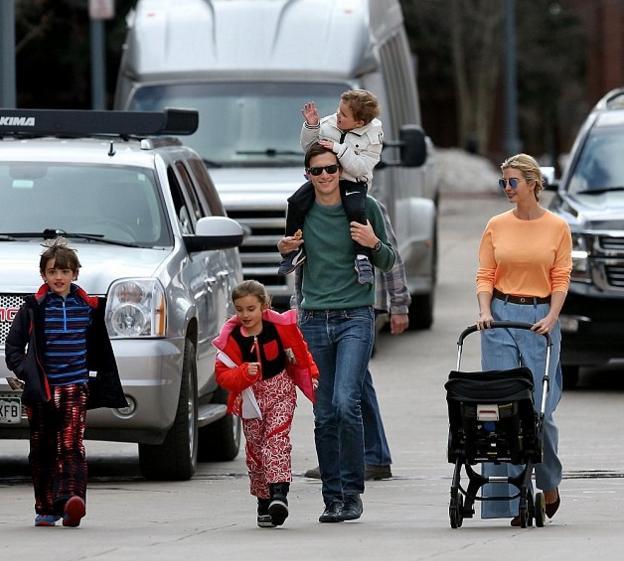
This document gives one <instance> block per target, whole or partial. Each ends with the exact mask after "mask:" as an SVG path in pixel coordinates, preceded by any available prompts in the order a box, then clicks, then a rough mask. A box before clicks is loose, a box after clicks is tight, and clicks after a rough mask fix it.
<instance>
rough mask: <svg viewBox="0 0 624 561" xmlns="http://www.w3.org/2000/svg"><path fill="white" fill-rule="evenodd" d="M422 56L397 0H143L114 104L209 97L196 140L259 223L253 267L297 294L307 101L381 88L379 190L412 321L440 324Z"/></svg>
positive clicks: (279, 288)
mask: <svg viewBox="0 0 624 561" xmlns="http://www.w3.org/2000/svg"><path fill="white" fill-rule="evenodd" d="M233 29H235V30H237V32H236V33H233V32H232V30H233ZM414 68H415V65H414V61H413V58H412V54H411V52H410V49H409V44H408V41H407V36H406V33H405V28H404V26H403V14H402V12H401V6H400V4H399V2H398V0H353V1H349V2H327V0H305V1H302V2H275V1H274V0H256V1H255V2H219V1H214V0H183V1H181V0H175V1H173V0H168V1H163V0H140V1H139V2H138V3H137V5H136V9H135V10H134V11H133V12H132V13H131V15H130V17H129V18H128V35H127V37H126V42H125V45H124V52H123V57H122V61H121V65H120V68H119V76H118V81H117V90H116V95H115V107H116V108H118V109H131V110H144V111H154V110H158V109H160V108H162V107H166V106H184V107H187V106H188V107H196V108H197V109H198V110H199V112H200V114H201V116H202V123H203V126H201V127H200V128H199V130H198V131H197V133H195V134H194V135H192V136H191V137H190V138H189V139H188V143H189V145H190V146H192V147H193V148H194V149H195V150H197V152H198V153H199V154H200V155H201V156H202V157H203V158H204V159H205V161H206V162H207V163H208V165H209V166H211V168H210V172H211V175H212V177H213V179H214V182H215V185H216V187H217V189H218V191H219V193H220V194H221V197H222V199H223V202H224V205H225V208H226V209H227V211H228V214H229V215H230V216H231V217H233V218H236V219H237V220H240V222H241V223H242V224H244V225H246V226H247V227H249V229H250V231H251V235H250V236H249V237H248V238H247V239H246V240H245V242H244V244H243V246H242V247H241V258H242V262H243V272H244V274H245V275H246V276H247V277H249V278H256V279H258V280H260V281H262V282H263V283H264V284H265V285H266V286H267V288H268V290H269V292H270V293H271V296H272V298H273V302H274V303H275V304H277V305H278V306H279V305H282V306H284V305H287V304H288V301H289V299H290V296H291V294H292V292H293V279H294V275H289V276H282V275H278V274H277V269H278V265H279V262H280V255H279V253H278V252H277V248H276V244H277V241H278V240H279V238H280V237H281V236H282V235H283V233H284V227H285V223H286V199H287V198H288V197H289V196H290V195H291V194H292V193H293V192H294V191H295V190H296V189H297V188H298V187H299V186H300V185H301V184H302V183H303V182H304V181H305V179H304V176H303V152H302V150H301V146H300V144H299V132H300V130H301V125H302V123H303V118H302V116H301V112H300V111H301V108H302V107H303V104H304V103H305V102H307V101H310V100H314V101H316V103H317V106H318V109H319V113H320V114H321V115H328V114H330V113H333V112H335V111H336V108H337V106H338V101H339V98H340V94H341V93H342V92H344V91H345V90H349V89H352V88H366V89H369V90H371V91H372V92H374V93H375V94H376V96H377V97H378V99H379V103H380V106H381V117H380V118H381V120H382V121H383V127H384V134H385V137H384V138H385V140H384V144H385V146H386V149H385V150H384V153H383V158H382V162H383V163H382V164H381V165H379V166H378V168H377V169H376V170H375V174H374V175H375V177H374V182H373V195H374V196H375V197H377V198H379V199H380V200H381V201H382V202H383V203H384V204H385V206H386V208H387V209H388V212H389V214H390V218H391V220H392V223H393V225H394V229H395V231H396V234H397V240H398V249H399V251H400V252H401V256H402V257H403V260H404V262H405V267H406V273H407V283H408V288H409V291H410V294H411V296H412V305H411V307H410V310H409V313H410V327H412V328H425V329H426V328H429V327H430V326H431V324H432V323H433V309H434V306H433V302H434V295H435V283H436V271H437V247H438V243H437V216H438V213H437V201H438V182H437V175H436V169H435V163H434V162H435V158H434V147H433V144H432V143H431V141H430V140H429V139H428V138H427V137H426V136H425V133H424V132H423V130H422V128H421V124H422V122H421V114H420V103H419V94H418V85H417V81H416V77H415V75H414ZM401 138H402V139H403V140H404V141H406V142H407V143H408V144H412V145H413V146H415V147H416V148H415V149H414V150H412V153H417V157H416V158H411V159H405V158H399V155H398V154H397V151H396V150H393V149H392V147H391V144H392V142H393V141H394V142H397V141H399V140H401ZM408 152H409V150H408ZM404 153H405V151H404ZM403 155H405V154H403ZM391 163H393V164H395V165H390V164H391ZM384 164H385V165H384Z"/></svg>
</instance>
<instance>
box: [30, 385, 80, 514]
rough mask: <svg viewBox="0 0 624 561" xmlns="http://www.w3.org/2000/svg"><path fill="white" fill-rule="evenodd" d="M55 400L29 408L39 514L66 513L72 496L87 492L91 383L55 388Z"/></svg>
mask: <svg viewBox="0 0 624 561" xmlns="http://www.w3.org/2000/svg"><path fill="white" fill-rule="evenodd" d="M51 390H52V399H51V400H50V401H49V402H47V403H35V404H33V405H30V406H28V407H27V408H26V412H27V414H28V422H29V424H30V454H29V456H28V460H29V462H30V469H31V473H32V480H33V486H34V488H35V511H36V512H37V514H63V507H64V506H65V502H66V501H67V499H69V497H71V496H73V495H78V496H79V497H81V498H82V499H85V498H86V494H87V459H86V455H85V447H84V442H83V441H84V431H85V423H86V415H87V391H88V390H87V385H86V384H70V385H68V386H56V387H52V388H51Z"/></svg>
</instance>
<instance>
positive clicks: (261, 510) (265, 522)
mask: <svg viewBox="0 0 624 561" xmlns="http://www.w3.org/2000/svg"><path fill="white" fill-rule="evenodd" d="M269 504H271V499H260V498H258V518H257V522H258V526H260V528H273V527H274V526H275V524H273V520H272V519H271V515H270V514H269Z"/></svg>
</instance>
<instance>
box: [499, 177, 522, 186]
mask: <svg viewBox="0 0 624 561" xmlns="http://www.w3.org/2000/svg"><path fill="white" fill-rule="evenodd" d="M521 181H522V179H518V178H517V177H510V178H509V179H504V178H501V179H499V180H498V185H499V186H500V188H501V189H504V188H505V187H506V186H507V183H509V186H510V187H511V188H512V189H516V188H517V187H518V183H520V182H521Z"/></svg>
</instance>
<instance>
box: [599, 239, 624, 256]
mask: <svg viewBox="0 0 624 561" xmlns="http://www.w3.org/2000/svg"><path fill="white" fill-rule="evenodd" d="M599 240H600V248H601V249H603V250H605V251H621V252H622V253H623V254H624V238H615V237H611V236H600V238H599Z"/></svg>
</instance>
